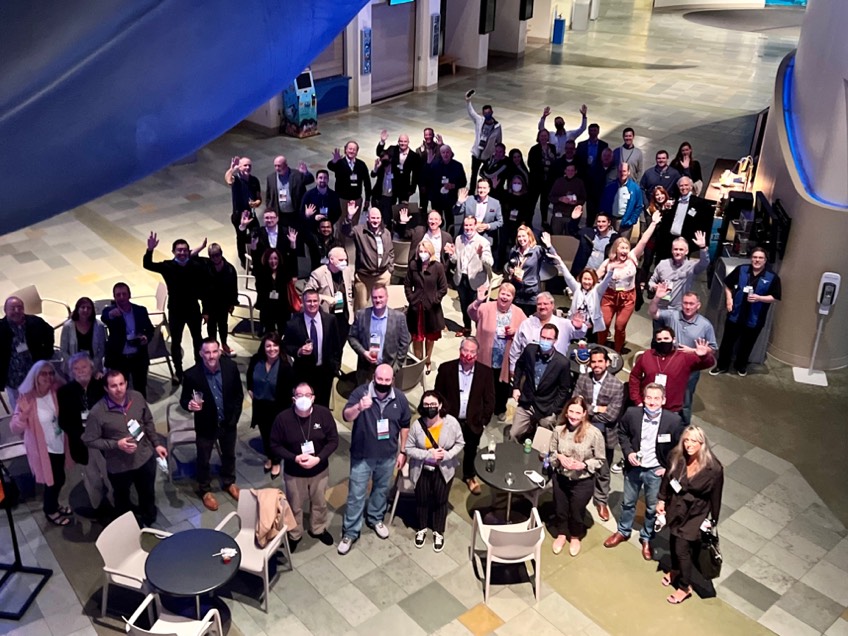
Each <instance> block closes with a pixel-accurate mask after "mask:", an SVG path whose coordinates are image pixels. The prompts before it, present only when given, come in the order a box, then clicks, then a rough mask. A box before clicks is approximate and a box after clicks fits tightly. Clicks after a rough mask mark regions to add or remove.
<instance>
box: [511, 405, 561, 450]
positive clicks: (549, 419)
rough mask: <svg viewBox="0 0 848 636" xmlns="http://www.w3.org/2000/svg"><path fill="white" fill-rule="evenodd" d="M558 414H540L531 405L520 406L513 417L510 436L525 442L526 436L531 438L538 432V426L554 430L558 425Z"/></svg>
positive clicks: (517, 440)
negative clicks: (527, 407) (527, 406)
mask: <svg viewBox="0 0 848 636" xmlns="http://www.w3.org/2000/svg"><path fill="white" fill-rule="evenodd" d="M556 422H557V414H556V413H553V414H552V415H540V414H539V413H537V412H536V410H535V409H534V408H533V407H532V406H531V407H530V408H529V409H526V408H524V407H523V406H519V407H518V408H516V409H515V416H514V417H513V418H512V429H511V430H510V432H509V436H510V437H511V438H512V439H513V440H515V441H516V442H523V441H524V438H525V437H529V438H530V439H532V438H533V436H534V435H535V434H536V428H537V427H539V426H541V427H542V428H546V429H548V430H551V431H552V430H554V426H556Z"/></svg>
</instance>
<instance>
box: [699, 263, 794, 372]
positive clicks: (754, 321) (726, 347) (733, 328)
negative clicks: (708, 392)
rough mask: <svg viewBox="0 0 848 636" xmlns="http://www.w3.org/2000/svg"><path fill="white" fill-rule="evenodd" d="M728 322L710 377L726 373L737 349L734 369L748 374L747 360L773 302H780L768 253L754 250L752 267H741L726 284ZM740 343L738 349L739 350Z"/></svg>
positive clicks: (725, 324)
mask: <svg viewBox="0 0 848 636" xmlns="http://www.w3.org/2000/svg"><path fill="white" fill-rule="evenodd" d="M724 293H725V296H726V297H727V321H726V322H725V323H724V336H723V337H722V339H721V346H720V347H719V350H718V363H717V364H716V367H715V368H714V369H713V370H712V371H710V375H719V374H722V373H727V372H728V371H729V370H730V362H731V360H732V359H733V349H734V347H736V360H735V364H734V367H735V368H736V373H737V374H738V375H739V376H740V377H743V378H744V377H745V376H746V375H748V357H749V356H750V355H751V350H752V349H753V348H754V344H756V342H757V337H758V336H759V335H760V332H761V331H762V330H763V325H765V324H766V316H768V310H769V307H770V306H771V304H772V303H774V302H777V301H778V300H780V277H779V276H778V275H777V274H775V273H774V272H773V271H771V270H770V269H769V268H768V267H767V264H766V251H765V250H764V249H763V248H762V247H755V248H754V249H753V250H752V251H751V264H750V265H740V266H739V267H737V268H736V269H734V270H733V271H732V272H730V274H729V275H728V276H727V278H726V279H725V281H724ZM737 343H738V347H737Z"/></svg>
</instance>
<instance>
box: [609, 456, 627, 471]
mask: <svg viewBox="0 0 848 636" xmlns="http://www.w3.org/2000/svg"><path fill="white" fill-rule="evenodd" d="M623 470H624V460H623V459H619V460H618V462H616V463H615V464H613V465H612V466H610V471H611V472H613V473H615V474H618V473H620V472H621V471H623Z"/></svg>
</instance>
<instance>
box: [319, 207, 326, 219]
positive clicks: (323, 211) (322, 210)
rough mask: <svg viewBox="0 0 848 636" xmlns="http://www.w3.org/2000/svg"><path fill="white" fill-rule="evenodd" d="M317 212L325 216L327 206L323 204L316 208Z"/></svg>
mask: <svg viewBox="0 0 848 636" xmlns="http://www.w3.org/2000/svg"><path fill="white" fill-rule="evenodd" d="M318 214H320V215H321V216H327V206H326V205H325V206H324V207H322V208H318Z"/></svg>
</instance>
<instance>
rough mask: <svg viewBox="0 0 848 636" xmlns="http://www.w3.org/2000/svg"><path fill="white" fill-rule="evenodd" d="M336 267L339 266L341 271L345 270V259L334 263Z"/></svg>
mask: <svg viewBox="0 0 848 636" xmlns="http://www.w3.org/2000/svg"><path fill="white" fill-rule="evenodd" d="M336 267H338V268H339V271H340V272H343V271H344V270H345V268H346V267H347V261H339V262H338V264H337V265H336Z"/></svg>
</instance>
